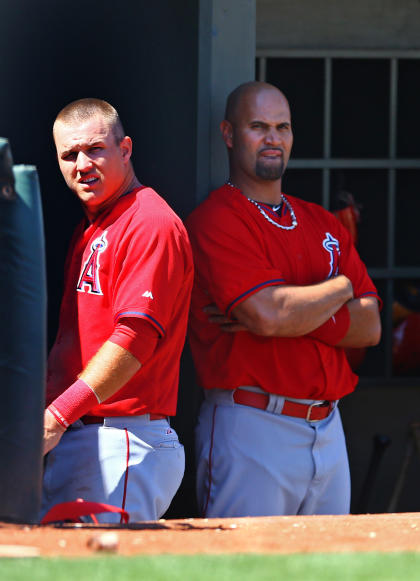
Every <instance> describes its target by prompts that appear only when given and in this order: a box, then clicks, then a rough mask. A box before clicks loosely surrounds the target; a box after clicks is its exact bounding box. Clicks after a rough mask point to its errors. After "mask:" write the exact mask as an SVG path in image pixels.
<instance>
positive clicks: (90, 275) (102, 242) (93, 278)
mask: <svg viewBox="0 0 420 581" xmlns="http://www.w3.org/2000/svg"><path fill="white" fill-rule="evenodd" d="M107 246H108V242H107V239H106V232H104V233H103V234H102V236H101V237H100V238H96V239H95V240H94V241H93V242H92V245H91V253H90V255H89V258H88V259H87V260H86V262H85V264H84V266H83V269H82V272H81V274H80V278H79V282H78V283H77V290H78V291H79V292H82V293H84V292H85V289H86V287H87V292H88V293H90V294H95V295H101V294H102V289H101V283H100V281H99V256H100V254H101V252H103V251H104V250H105V248H106V247H107Z"/></svg>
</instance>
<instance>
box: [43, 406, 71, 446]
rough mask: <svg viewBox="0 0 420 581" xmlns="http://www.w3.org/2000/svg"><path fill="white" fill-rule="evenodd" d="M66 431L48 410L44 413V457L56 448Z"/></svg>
mask: <svg viewBox="0 0 420 581" xmlns="http://www.w3.org/2000/svg"><path fill="white" fill-rule="evenodd" d="M65 431H66V428H65V427H64V426H62V425H61V424H60V423H59V422H57V420H56V419H55V417H54V416H53V415H52V413H51V412H49V411H48V410H47V409H46V410H45V412H44V456H45V454H48V452H50V450H52V449H53V448H55V447H56V446H57V444H58V442H59V441H60V440H61V436H62V435H63V434H64V432H65Z"/></svg>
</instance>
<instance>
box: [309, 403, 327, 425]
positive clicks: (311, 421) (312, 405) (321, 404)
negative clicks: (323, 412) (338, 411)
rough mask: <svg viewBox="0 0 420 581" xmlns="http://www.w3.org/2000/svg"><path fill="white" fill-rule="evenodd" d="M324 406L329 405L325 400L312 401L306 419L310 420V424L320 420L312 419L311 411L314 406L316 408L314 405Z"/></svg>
mask: <svg viewBox="0 0 420 581" xmlns="http://www.w3.org/2000/svg"><path fill="white" fill-rule="evenodd" d="M322 406H325V407H327V406H326V405H325V401H320V402H314V403H311V404H310V405H309V407H308V413H307V414H306V418H305V420H306V421H307V422H309V423H310V424H313V423H314V422H319V421H320V420H311V413H312V408H314V407H317V408H320V407H322Z"/></svg>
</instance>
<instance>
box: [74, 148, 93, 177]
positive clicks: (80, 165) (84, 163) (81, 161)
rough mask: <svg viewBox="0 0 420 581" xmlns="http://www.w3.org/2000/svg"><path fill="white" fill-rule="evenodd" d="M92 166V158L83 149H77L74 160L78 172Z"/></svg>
mask: <svg viewBox="0 0 420 581" xmlns="http://www.w3.org/2000/svg"><path fill="white" fill-rule="evenodd" d="M91 167H92V160H91V159H90V157H89V156H88V155H86V153H85V152H84V151H79V153H78V154H77V160H76V169H77V171H80V172H85V171H87V170H89V169H90V168H91Z"/></svg>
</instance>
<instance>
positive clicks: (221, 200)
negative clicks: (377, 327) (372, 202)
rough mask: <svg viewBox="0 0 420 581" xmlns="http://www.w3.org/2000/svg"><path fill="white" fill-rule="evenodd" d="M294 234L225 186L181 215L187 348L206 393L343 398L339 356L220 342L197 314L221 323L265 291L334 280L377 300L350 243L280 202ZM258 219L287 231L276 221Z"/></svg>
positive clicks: (305, 342) (250, 341)
mask: <svg viewBox="0 0 420 581" xmlns="http://www.w3.org/2000/svg"><path fill="white" fill-rule="evenodd" d="M287 200H288V201H289V203H290V204H291V206H292V208H293V210H294V213H295V215H296V219H297V223H298V225H297V227H296V228H294V229H290V230H283V229H280V228H278V227H276V226H275V225H274V224H272V223H271V222H270V221H269V220H267V218H266V217H264V216H263V215H262V213H261V211H260V209H259V208H258V207H256V206H255V205H254V204H252V203H251V202H250V201H249V200H248V199H247V198H246V197H245V196H244V195H242V194H241V192H240V191H239V190H238V189H236V188H234V187H232V186H228V185H225V186H223V187H221V188H219V189H218V190H215V191H214V192H212V193H211V194H210V196H209V197H208V198H207V199H206V200H205V201H204V202H203V203H202V204H200V205H199V206H198V207H197V208H196V209H195V210H194V211H193V212H192V214H191V215H190V216H189V218H188V219H187V222H186V226H187V230H188V232H189V235H190V241H191V245H192V248H193V255H194V261H195V272H196V277H195V284H194V289H193V297H192V304H191V317H190V330H189V341H190V345H191V351H192V355H193V358H194V363H195V367H196V371H197V374H198V380H199V383H200V385H202V386H203V387H204V388H206V389H213V388H222V389H235V388H236V387H239V386H241V385H242V386H246V385H253V386H259V387H261V388H262V389H264V390H266V391H267V392H270V393H275V394H279V395H283V396H289V397H295V398H302V399H329V400H336V399H339V398H340V397H342V396H343V395H345V394H347V393H349V392H351V391H352V390H353V389H354V387H355V385H356V383H357V376H356V375H354V374H353V372H352V371H351V369H350V367H349V365H348V362H347V359H346V356H345V353H344V350H343V349H341V348H337V347H334V346H331V345H328V344H326V343H324V342H321V341H319V340H316V339H315V338H313V337H311V336H309V335H305V336H302V337H296V338H285V337H262V336H257V335H254V334H252V333H249V332H246V331H241V332H237V333H225V332H223V331H221V330H220V329H219V327H218V325H216V324H214V323H209V322H208V319H207V315H206V314H205V313H203V307H204V306H205V305H208V304H210V303H215V304H216V305H217V306H218V307H219V308H220V309H221V310H222V311H224V312H225V313H226V314H227V315H228V316H229V315H231V313H232V310H233V309H234V308H235V306H237V305H238V304H239V303H240V302H241V301H243V300H244V299H246V298H247V297H249V296H250V295H252V294H253V293H256V292H258V291H259V290H261V289H263V288H264V287H267V286H271V285H310V284H315V283H318V282H321V281H324V280H326V279H328V278H330V277H331V276H336V275H337V274H345V275H346V276H347V277H348V278H349V279H350V280H351V282H352V284H353V289H354V296H355V298H358V297H361V296H365V295H371V296H375V297H377V298H378V300H380V299H379V297H378V295H377V291H376V288H375V286H374V284H373V283H372V281H371V279H370V278H369V276H368V274H367V271H366V267H365V266H364V264H363V262H362V261H361V259H360V257H359V255H358V253H357V251H356V249H355V248H354V245H353V244H352V241H351V238H350V235H349V234H348V232H347V230H346V229H345V228H344V227H343V226H342V225H341V224H340V223H339V221H338V220H337V219H336V218H335V217H334V216H333V215H332V214H331V213H330V212H327V211H326V210H324V209H323V208H322V207H320V206H318V205H316V204H311V203H308V202H305V201H303V200H300V199H298V198H295V197H292V196H287ZM263 209H264V211H265V213H266V216H268V217H269V218H270V219H271V220H273V221H277V222H278V223H281V224H283V225H288V226H290V224H291V215H290V212H289V211H288V209H287V206H285V205H284V208H283V210H284V211H283V212H282V215H281V216H278V214H277V213H275V212H274V211H271V210H270V208H269V207H264V208H263Z"/></svg>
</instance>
